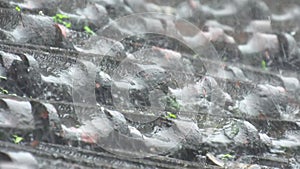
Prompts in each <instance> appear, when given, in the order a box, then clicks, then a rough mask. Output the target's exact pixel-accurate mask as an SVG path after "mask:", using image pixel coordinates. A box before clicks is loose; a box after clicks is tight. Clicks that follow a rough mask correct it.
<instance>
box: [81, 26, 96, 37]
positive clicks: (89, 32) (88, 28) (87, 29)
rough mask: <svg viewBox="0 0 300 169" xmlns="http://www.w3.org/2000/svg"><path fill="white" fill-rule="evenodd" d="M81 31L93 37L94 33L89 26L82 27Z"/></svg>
mask: <svg viewBox="0 0 300 169" xmlns="http://www.w3.org/2000/svg"><path fill="white" fill-rule="evenodd" d="M83 29H84V30H85V32H86V33H88V34H91V35H95V32H94V31H93V30H92V29H91V28H90V27H89V26H84V27H83Z"/></svg>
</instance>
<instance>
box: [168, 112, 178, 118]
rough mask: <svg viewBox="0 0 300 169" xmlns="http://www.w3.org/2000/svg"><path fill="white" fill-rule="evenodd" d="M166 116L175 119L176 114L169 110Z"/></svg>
mask: <svg viewBox="0 0 300 169" xmlns="http://www.w3.org/2000/svg"><path fill="white" fill-rule="evenodd" d="M167 118H171V119H176V118H177V116H176V114H173V113H171V112H167Z"/></svg>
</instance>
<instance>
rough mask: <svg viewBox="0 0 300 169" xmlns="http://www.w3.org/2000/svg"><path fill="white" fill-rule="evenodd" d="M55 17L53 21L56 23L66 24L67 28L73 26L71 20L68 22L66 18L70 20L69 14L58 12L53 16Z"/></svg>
mask: <svg viewBox="0 0 300 169" xmlns="http://www.w3.org/2000/svg"><path fill="white" fill-rule="evenodd" d="M52 18H53V21H54V22H56V23H60V24H62V25H64V26H65V27H67V28H71V27H72V24H71V22H67V21H65V20H69V19H70V17H69V16H67V15H64V14H59V13H58V14H56V15H55V16H53V17H52Z"/></svg>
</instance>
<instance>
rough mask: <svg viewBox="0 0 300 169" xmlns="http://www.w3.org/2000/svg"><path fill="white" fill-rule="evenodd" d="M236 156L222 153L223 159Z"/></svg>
mask: <svg viewBox="0 0 300 169" xmlns="http://www.w3.org/2000/svg"><path fill="white" fill-rule="evenodd" d="M233 158H234V157H233V156H232V155H230V154H223V155H222V160H229V159H233Z"/></svg>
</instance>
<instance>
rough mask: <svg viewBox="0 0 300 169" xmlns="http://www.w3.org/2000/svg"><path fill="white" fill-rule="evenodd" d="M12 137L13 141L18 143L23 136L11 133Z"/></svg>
mask: <svg viewBox="0 0 300 169" xmlns="http://www.w3.org/2000/svg"><path fill="white" fill-rule="evenodd" d="M13 137H14V140H13V141H14V143H15V144H19V143H20V142H21V141H23V140H24V138H23V137H20V136H18V135H13Z"/></svg>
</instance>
